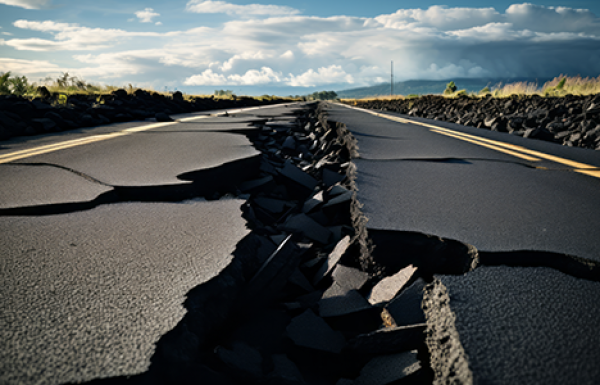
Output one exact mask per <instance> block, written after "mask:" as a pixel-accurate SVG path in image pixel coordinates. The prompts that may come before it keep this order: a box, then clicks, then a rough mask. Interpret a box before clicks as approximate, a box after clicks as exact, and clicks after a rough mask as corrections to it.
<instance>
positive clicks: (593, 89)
mask: <svg viewBox="0 0 600 385" xmlns="http://www.w3.org/2000/svg"><path fill="white" fill-rule="evenodd" d="M451 83H452V85H454V84H453V82H451ZM449 84H450V83H449ZM596 94H600V76H598V77H597V78H594V77H585V78H583V77H581V76H572V77H570V76H563V75H560V76H557V77H555V78H554V79H552V80H551V81H549V82H546V83H544V84H542V85H541V86H540V85H539V84H537V83H534V82H514V83H507V84H502V83H498V84H496V85H494V86H492V87H491V88H490V87H485V88H484V89H482V90H481V91H479V92H467V91H466V90H456V89H452V87H449V88H446V90H445V91H443V92H440V93H439V94H435V95H439V96H443V97H445V98H457V97H460V96H468V97H471V98H484V97H487V96H488V95H491V96H492V97H494V98H508V97H514V96H531V95H539V96H542V97H563V96H566V95H581V96H586V95H596ZM421 96H423V95H407V96H402V95H392V96H390V95H385V96H383V95H382V96H369V97H365V98H361V99H342V102H344V103H355V102H358V101H361V102H368V101H384V100H404V99H415V98H419V97H421Z"/></svg>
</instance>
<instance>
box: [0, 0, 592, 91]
mask: <svg viewBox="0 0 600 385" xmlns="http://www.w3.org/2000/svg"><path fill="white" fill-rule="evenodd" d="M257 6H258V5H257ZM195 7H198V11H201V10H202V9H204V10H203V11H202V12H208V11H211V12H217V11H219V12H228V13H230V14H236V15H237V14H238V11H239V12H242V10H244V12H246V16H249V17H252V18H242V19H239V20H238V19H235V20H231V21H228V22H225V23H223V24H221V25H217V26H215V27H197V28H192V29H189V30H185V31H173V30H171V31H170V32H166V33H158V32H132V31H127V30H125V29H102V28H89V27H86V26H82V25H79V24H72V23H59V22H55V21H28V20H18V21H16V22H15V23H14V25H15V26H16V27H18V28H22V29H27V30H30V31H37V32H39V33H40V34H41V36H35V35H34V37H29V38H23V39H21V38H19V39H17V38H12V39H11V38H8V40H6V41H5V42H4V44H5V45H8V46H11V47H13V48H15V49H17V50H30V51H59V50H63V51H64V50H72V51H73V50H75V51H80V52H76V53H77V55H73V56H72V57H73V59H74V60H72V62H73V66H74V67H77V66H79V67H78V68H76V70H77V71H78V72H77V73H78V74H80V76H85V77H86V79H87V80H89V81H94V80H95V79H94V78H98V79H111V81H113V79H114V81H115V82H118V81H120V80H121V79H122V81H123V83H127V82H136V83H137V84H141V83H143V82H144V81H146V82H154V84H155V86H156V87H157V88H161V87H163V86H164V85H165V84H170V82H173V83H174V84H175V86H177V84H179V85H181V84H182V83H184V84H185V85H190V86H191V85H197V86H204V85H205V86H209V85H237V86H244V85H248V86H251V85H255V86H264V85H287V86H296V87H322V86H328V87H350V86H364V85H369V84H373V83H376V82H387V81H389V70H390V68H389V63H390V61H391V60H393V61H394V65H395V66H394V67H395V77H396V79H397V80H408V79H415V78H417V79H418V78H421V79H424V78H425V79H446V78H458V77H475V76H489V77H509V76H534V77H544V76H556V75H557V74H560V73H569V74H574V75H576V74H578V73H580V74H582V75H584V76H586V75H587V74H590V75H594V76H597V74H598V73H600V27H599V25H600V24H599V23H600V19H598V18H597V17H596V16H594V15H593V14H591V13H590V12H589V11H585V10H583V11H582V10H575V9H570V8H565V7H557V8H552V7H542V6H535V5H531V4H517V5H513V6H511V7H509V8H508V9H507V10H505V11H502V12H500V11H496V10H494V9H492V8H448V7H442V6H435V7H430V8H428V9H425V10H421V9H404V10H399V11H398V12H395V13H393V14H390V15H380V16H377V17H375V18H361V17H350V16H334V17H325V18H323V17H315V16H301V15H297V14H293V13H296V11H295V10H293V12H292V11H289V10H288V11H286V12H288V13H285V12H284V11H281V13H282V14H277V15H273V13H275V11H274V10H273V8H268V9H266V8H243V7H249V6H237V5H233V4H230V3H225V2H201V1H190V2H189V3H188V8H190V9H189V10H190V11H193V9H192V8H195ZM202 7H204V8H202ZM240 7H241V8H240ZM260 7H268V6H262V5H261V6H260ZM273 7H276V6H273ZM219 9H220V10H219ZM253 10H254V11H255V12H258V16H269V17H256V16H257V15H256V14H255V15H254V16H253V15H252V13H251V11H253ZM259 10H262V11H261V12H262V13H260V12H259ZM150 12H151V13H154V11H150ZM266 12H271V13H272V14H267V13H266ZM136 20H137V19H136ZM151 20H152V18H151ZM154 20H156V19H154ZM158 23H159V22H158ZM155 24H156V23H155ZM163 28H165V29H167V27H166V26H165V27H163ZM0 36H2V35H0ZM0 44H1V43H0ZM131 46H136V47H138V48H136V49H126V48H121V47H131ZM100 50H102V51H100ZM53 54H54V53H52V52H49V53H47V56H45V58H46V57H51V55H53ZM48 60H49V61H50V62H52V60H50V59H48ZM63 60H64V58H61V62H62V61H63ZM15 65H16V64H15ZM14 69H16V70H18V67H14ZM69 71H70V73H71V71H75V69H74V68H71V69H70V70H69ZM74 73H75V72H74ZM283 74H285V75H283ZM88 77H90V78H89V79H88ZM344 85H345V86H344Z"/></svg>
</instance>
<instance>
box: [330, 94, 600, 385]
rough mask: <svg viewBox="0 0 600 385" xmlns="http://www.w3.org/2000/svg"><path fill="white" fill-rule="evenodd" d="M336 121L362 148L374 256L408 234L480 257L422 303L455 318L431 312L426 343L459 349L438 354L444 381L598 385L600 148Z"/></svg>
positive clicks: (361, 185)
mask: <svg viewBox="0 0 600 385" xmlns="http://www.w3.org/2000/svg"><path fill="white" fill-rule="evenodd" d="M328 113H329V120H330V121H335V122H340V123H344V124H346V127H347V128H348V130H349V131H350V132H351V133H352V134H353V135H354V137H355V138H356V139H357V141H358V152H359V158H358V159H355V160H354V162H355V164H356V166H357V180H356V185H357V188H358V194H357V198H358V201H359V202H360V203H362V204H363V205H364V206H363V208H362V211H363V213H364V214H365V216H366V217H367V219H368V223H367V228H368V231H369V235H370V236H371V238H372V239H373V241H374V245H375V250H374V252H375V254H377V251H378V250H377V249H378V248H380V249H381V250H382V253H383V254H388V255H387V258H388V260H389V259H394V258H396V259H401V258H402V257H403V254H406V251H403V247H402V246H403V245H404V244H405V239H406V235H407V234H408V233H410V234H414V233H422V234H426V235H434V236H438V237H443V238H448V239H452V240H457V241H460V242H464V243H466V244H469V245H473V246H475V247H476V248H477V250H479V256H480V266H479V267H478V268H477V269H475V270H474V271H471V272H469V273H467V274H466V275H464V276H462V275H458V276H457V275H441V274H439V275H437V276H436V277H435V278H436V280H435V282H434V285H435V286H434V289H433V290H432V294H431V295H430V296H429V298H427V295H426V298H425V301H424V307H427V306H428V307H430V308H435V310H436V311H437V313H442V314H444V312H447V313H452V314H453V317H450V319H451V318H454V317H455V322H452V321H450V322H449V321H448V318H447V317H439V319H436V317H437V316H436V317H432V316H431V314H430V315H429V316H428V338H429V334H431V333H433V334H434V336H435V333H436V332H440V335H439V336H438V337H439V338H438V339H442V340H443V339H444V338H445V339H449V340H450V341H451V343H452V344H453V353H452V354H448V351H449V350H444V348H443V347H440V346H438V348H439V349H438V356H436V354H435V353H432V364H433V366H434V369H436V370H437V371H438V373H444V375H445V377H444V381H445V382H444V381H442V382H441V383H450V382H452V380H457V383H475V384H491V383H493V384H507V385H508V384H595V383H599V382H600V367H599V366H598V365H597V363H598V362H600V331H599V330H598V327H597V320H598V319H599V317H600V305H599V304H598V301H597V298H599V296H600V282H598V281H600V279H598V278H599V276H598V270H597V267H598V262H600V237H599V236H598V233H599V231H600V199H599V198H600V152H599V151H593V150H591V151H590V150H585V149H580V148H570V147H565V146H561V145H558V144H554V143H548V142H542V141H538V140H531V139H524V138H521V137H517V136H513V135H509V134H505V133H498V132H491V131H487V130H482V129H477V128H473V127H466V126H461V125H458V124H454V123H445V122H439V121H432V120H428V119H422V118H412V117H409V116H406V115H400V114H394V113H387V112H386V113H381V112H377V111H366V110H361V109H358V108H354V107H349V106H345V105H339V104H330V105H329V110H328ZM422 241H423V240H422V238H417V241H416V242H417V243H418V242H422ZM411 246H412V245H411ZM575 265H578V266H577V268H575V267H574V266H575ZM591 266H594V267H595V268H596V272H595V274H594V275H592V276H588V275H586V274H587V272H589V271H590V269H592V267H591ZM549 267H551V268H549ZM557 270H561V271H562V272H559V271H557ZM581 271H583V272H584V273H583V274H584V276H585V278H587V279H581V277H582V275H581V274H580V272H581ZM447 313H446V314H447ZM452 323H454V325H452V327H448V325H449V324H452ZM448 329H451V331H450V332H448ZM432 339H433V338H432ZM454 339H455V340H454ZM453 340H454V341H453ZM428 341H431V340H428ZM436 343H437V342H436ZM428 345H430V350H431V345H432V344H430V343H429V342H428ZM444 351H445V352H446V353H444Z"/></svg>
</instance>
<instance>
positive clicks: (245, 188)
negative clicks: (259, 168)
mask: <svg viewBox="0 0 600 385" xmlns="http://www.w3.org/2000/svg"><path fill="white" fill-rule="evenodd" d="M272 181H273V177H272V176H270V175H268V176H265V177H264V178H260V179H253V180H249V181H247V182H244V183H242V184H241V185H240V190H241V191H242V192H250V191H254V190H256V189H258V188H260V187H263V186H265V185H266V184H267V183H269V182H272Z"/></svg>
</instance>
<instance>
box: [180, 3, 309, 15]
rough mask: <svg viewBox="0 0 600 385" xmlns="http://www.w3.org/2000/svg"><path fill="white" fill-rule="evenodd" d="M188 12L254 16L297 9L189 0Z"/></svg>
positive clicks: (281, 13) (277, 13)
mask: <svg viewBox="0 0 600 385" xmlns="http://www.w3.org/2000/svg"><path fill="white" fill-rule="evenodd" d="M185 9H186V10H187V11H188V12H195V13H227V14H229V15H254V16H281V15H295V14H298V13H300V11H299V10H297V9H294V8H291V7H286V6H280V5H262V4H248V5H237V4H231V3H227V2H225V1H203V0H190V1H189V2H188V3H187V5H186V8H185Z"/></svg>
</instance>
